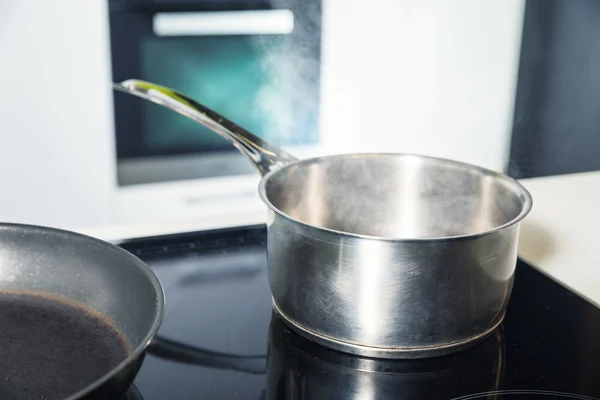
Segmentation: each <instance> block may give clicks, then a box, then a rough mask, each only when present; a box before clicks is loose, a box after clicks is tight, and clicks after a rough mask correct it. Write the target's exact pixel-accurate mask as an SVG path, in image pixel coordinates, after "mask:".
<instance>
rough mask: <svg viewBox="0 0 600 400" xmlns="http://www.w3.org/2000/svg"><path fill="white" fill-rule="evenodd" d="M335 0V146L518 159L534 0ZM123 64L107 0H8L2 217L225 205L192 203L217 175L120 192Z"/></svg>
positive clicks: (63, 217)
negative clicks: (116, 97) (119, 67)
mask: <svg viewBox="0 0 600 400" xmlns="http://www.w3.org/2000/svg"><path fill="white" fill-rule="evenodd" d="M324 1H325V9H324V14H325V15H324V18H325V21H324V38H323V40H324V43H323V51H324V54H323V57H324V59H323V62H324V66H323V114H322V118H323V120H322V132H323V135H324V141H325V145H324V152H325V153H341V152H354V151H386V152H414V153H425V154H430V155H437V156H443V157H448V158H454V159H459V160H464V161H468V162H473V163H477V164H481V165H483V166H486V167H490V168H493V169H497V170H502V169H504V166H505V164H506V160H507V155H508V145H509V137H510V126H511V123H512V122H511V118H512V107H513V100H514V91H515V80H516V74H517V64H518V54H519V47H520V34H521V24H522V14H523V7H524V0H496V1H480V0H454V1H447V0H419V1H417V0H371V1H368V2H366V1H358V0H324ZM26 26H27V27H26ZM109 71H110V64H109V47H108V26H107V14H106V2H105V0H86V1H81V0H54V1H39V0H2V1H0V85H1V87H2V88H3V93H4V95H3V96H0V135H1V139H2V144H0V183H1V184H2V186H1V187H2V194H1V195H0V220H3V221H19V222H28V223H37V224H44V225H52V226H59V227H65V228H80V227H88V226H94V225H104V224H107V223H110V222H117V221H118V222H127V221H137V222H140V221H142V220H144V219H146V220H154V219H159V218H162V219H168V218H172V217H174V216H176V217H178V218H181V217H185V216H186V215H194V214H195V215H201V214H202V213H205V214H206V213H208V214H213V215H214V212H215V211H214V210H211V209H210V208H209V207H207V204H209V203H210V202H208V203H207V202H202V201H200V200H198V201H196V200H195V203H196V204H200V206H196V209H193V208H192V206H190V208H189V212H187V211H186V208H185V207H187V206H182V204H183V202H184V200H182V199H183V198H184V197H185V198H188V199H189V197H190V196H193V195H194V192H197V194H198V196H199V198H200V197H202V195H203V193H206V192H207V191H212V190H217V189H215V187H216V186H215V185H214V182H211V183H210V185H211V186H210V187H209V186H203V184H202V183H201V182H198V183H197V184H194V183H192V182H186V183H182V184H181V185H180V189H178V185H174V184H164V185H155V186H146V187H142V188H137V189H135V188H134V189H131V188H130V190H128V191H119V193H117V188H116V183H115V173H114V170H115V165H114V140H113V137H112V135H113V133H112V107H111V105H110V102H111V98H112V97H111V96H112V95H111V91H110V88H109V86H108V83H109V82H110V72H109ZM33 110H35V112H34V111H33ZM252 180H254V179H252ZM195 185H197V186H195ZM217 186H218V185H217ZM247 186H248V185H241V189H240V190H242V191H244V192H247V191H248V187H247ZM224 190H226V191H228V192H231V190H230V187H226V188H225V189H224ZM230 194H231V193H230ZM247 196H253V194H252V193H250V194H248V195H247ZM210 197H213V198H214V193H210ZM153 199H156V201H153ZM254 200H256V199H254ZM171 203H172V207H169V205H170V204H171ZM176 203H177V204H176ZM219 203H220V204H224V203H223V202H219ZM243 203H244V202H243V201H242V202H238V203H237V204H238V205H237V207H238V208H240V209H242V208H244V204H243ZM248 203H253V204H256V202H255V201H252V199H249V200H248ZM211 204H212V203H211ZM141 205H143V207H141ZM169 209H172V210H175V211H173V213H174V214H173V215H171V214H169V212H168V211H169ZM228 210H229V208H228V207H225V208H222V209H221V211H220V212H223V213H227V212H228Z"/></svg>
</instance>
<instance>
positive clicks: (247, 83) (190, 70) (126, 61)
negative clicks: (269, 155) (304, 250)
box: [109, 0, 321, 186]
mask: <svg viewBox="0 0 600 400" xmlns="http://www.w3.org/2000/svg"><path fill="white" fill-rule="evenodd" d="M109 22H110V39H111V63H112V79H113V80H114V81H122V80H125V79H130V78H136V79H142V80H148V81H152V82H156V83H159V84H161V85H165V86H168V87H172V88H174V89H176V90H179V91H181V92H183V93H186V94H187V95H189V96H190V97H192V98H196V99H198V100H199V101H201V102H203V103H204V104H205V105H207V106H208V107H210V108H213V109H214V110H215V111H218V112H219V113H222V114H224V115H225V116H227V117H228V118H230V119H231V120H233V121H235V122H236V123H238V124H239V125H241V126H243V127H245V128H246V129H248V130H249V131H251V132H254V133H256V134H257V135H260V136H262V137H264V138H265V139H267V140H270V141H273V142H274V143H277V144H280V145H282V146H284V147H287V148H290V149H293V150H296V153H298V152H299V151H300V153H302V152H304V151H306V149H311V148H313V147H315V146H318V144H319V142H320V134H319V108H320V107H319V106H320V101H319V92H320V61H321V2H320V0H302V1H294V0H290V1H287V0H273V1H260V0H208V1H203V0H196V1H192V0H177V1H169V0H162V1H161V0H155V1H150V0H147V1H141V0H138V1H133V0H110V1H109ZM114 117H115V118H114V120H115V135H116V150H117V151H116V152H117V171H118V182H119V185H120V186H127V185H135V184H143V183H155V182H166V181H177V180H187V179H198V178H215V177H224V176H234V175H240V174H254V173H255V172H254V171H253V170H252V168H253V167H252V166H251V165H250V163H248V161H247V160H245V159H244V158H243V156H241V155H240V154H239V153H238V151H237V150H235V149H234V148H233V146H231V144H230V143H229V142H227V141H226V140H225V139H223V138H221V137H219V136H217V135H215V134H214V133H213V132H210V131H209V130H208V129H207V128H205V127H203V126H201V125H199V124H197V123H195V122H193V121H191V120H188V119H186V118H185V117H183V116H181V115H179V114H176V113H174V112H172V111H170V110H166V109H163V108H162V107H159V106H157V105H155V104H152V103H149V102H145V101H140V100H139V99H137V98H135V97H132V96H128V95H125V94H119V93H115V94H114Z"/></svg>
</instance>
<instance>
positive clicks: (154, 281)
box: [0, 222, 165, 400]
mask: <svg viewBox="0 0 600 400" xmlns="http://www.w3.org/2000/svg"><path fill="white" fill-rule="evenodd" d="M8 230H14V231H16V230H19V231H23V232H29V233H37V234H43V235H52V236H57V237H62V238H66V239H69V238H72V239H74V240H78V241H85V242H87V243H89V244H95V245H98V246H102V247H104V248H106V250H107V251H112V252H113V253H116V254H117V255H118V256H119V257H121V258H122V259H123V260H125V261H127V262H128V264H130V265H131V266H132V267H136V268H137V269H138V270H139V271H140V272H141V274H142V275H143V276H145V277H146V278H147V279H148V281H149V283H150V285H151V286H152V289H153V290H154V293H155V295H156V300H155V307H156V312H155V314H154V318H153V320H152V322H151V324H150V328H149V329H148V332H147V333H146V335H144V338H143V339H142V340H141V341H140V342H139V343H138V344H137V345H136V346H135V347H134V348H133V349H131V352H130V353H129V354H128V355H127V357H126V358H125V359H123V361H121V362H120V363H119V364H117V365H116V366H114V367H113V368H111V369H110V370H108V371H106V372H105V373H104V374H103V375H102V376H100V377H99V378H98V379H96V380H95V381H93V382H91V383H90V384H88V385H86V386H85V387H84V388H82V389H81V390H79V391H78V392H76V393H73V394H72V395H69V396H68V397H66V398H65V400H77V399H80V398H82V397H84V396H86V395H88V394H91V393H92V392H93V391H94V390H96V389H98V388H99V387H101V386H102V385H103V384H105V383H106V382H108V381H109V380H110V379H112V378H114V377H115V376H116V375H118V374H119V373H120V372H121V371H123V370H125V369H126V368H127V367H128V366H129V365H130V364H131V363H134V362H136V361H137V360H138V359H139V357H141V356H142V355H143V354H144V352H145V351H146V349H147V347H148V346H149V345H150V343H151V342H152V340H153V339H154V337H155V336H156V333H157V332H158V328H159V327H160V325H161V323H162V320H163V316H164V312H165V293H164V288H163V286H162V284H161V283H160V281H159V279H158V277H157V276H156V274H155V273H154V271H152V269H151V268H150V267H149V266H148V265H147V264H146V263H145V262H144V261H142V260H141V259H139V258H138V257H136V256H134V255H133V254H131V253H130V252H128V251H126V250H124V249H122V248H120V247H118V246H116V245H114V244H112V243H109V242H106V241H103V240H100V239H96V238H94V237H91V236H87V235H84V234H81V233H77V232H73V231H67V230H63V229H58V228H51V227H46V226H39V225H28V224H17V223H7V222H1V223H0V232H2V231H8ZM1 245H2V243H1V242H0V246H1Z"/></svg>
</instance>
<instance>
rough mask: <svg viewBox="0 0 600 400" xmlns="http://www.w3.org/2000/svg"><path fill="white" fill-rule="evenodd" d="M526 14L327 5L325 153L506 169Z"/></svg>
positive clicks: (499, 8) (457, 5)
mask: <svg viewBox="0 0 600 400" xmlns="http://www.w3.org/2000/svg"><path fill="white" fill-rule="evenodd" d="M367 5H368V6H367ZM523 11H524V0H495V1H491V0H490V1H481V0H453V1H448V0H420V1H416V0H374V1H369V2H364V1H348V0H326V2H325V10H324V15H325V20H326V23H325V31H324V57H325V59H324V70H323V72H324V78H323V79H324V86H323V100H324V110H323V125H322V129H323V132H324V133H325V134H326V135H327V136H326V138H327V143H326V144H327V147H328V148H337V149H339V150H341V151H343V152H354V151H385V152H408V153H425V154H429V155H435V156H440V157H447V158H453V159H458V160H462V161H467V162H472V163H475V164H480V165H483V166H486V167H489V168H492V169H495V170H504V167H505V165H506V164H507V157H508V149H509V142H510V141H509V139H510V133H511V126H512V114H513V103H514V96H515V86H516V78H517V67H518V58H519V51H520V42H521V28H522V20H523ZM373 21H377V22H373Z"/></svg>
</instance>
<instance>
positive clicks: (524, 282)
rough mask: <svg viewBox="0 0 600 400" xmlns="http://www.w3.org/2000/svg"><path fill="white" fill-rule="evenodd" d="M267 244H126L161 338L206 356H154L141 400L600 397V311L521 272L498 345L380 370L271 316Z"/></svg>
mask: <svg viewBox="0 0 600 400" xmlns="http://www.w3.org/2000/svg"><path fill="white" fill-rule="evenodd" d="M265 239H266V229H265V227H264V226H256V227H243V228H234V229H225V230H217V231H207V232H199V233H190V234H181V235H173V236H165V237H157V238H147V239H139V240H132V241H127V242H124V243H121V244H120V245H121V246H122V247H124V248H125V249H127V250H129V251H131V252H132V253H134V254H136V255H137V256H139V257H140V258H142V259H143V260H144V261H146V262H148V263H149V264H150V266H151V267H152V268H153V269H154V271H155V272H156V273H157V275H158V277H159V278H160V280H161V282H162V284H163V286H164V288H165V293H166V300H167V305H166V314H165V318H164V322H163V325H162V326H161V329H160V331H159V334H160V335H161V336H162V337H165V338H167V339H170V340H172V341H177V342H180V343H183V344H186V345H188V346H194V347H200V348H202V349H205V350H206V352H205V353H204V356H203V357H200V358H194V359H190V360H183V361H187V362H177V361H170V360H165V359H164V358H159V357H156V356H155V355H153V354H148V355H147V356H146V359H145V361H144V363H143V365H142V368H141V371H140V373H139V375H138V377H137V378H136V380H135V386H136V387H137V389H138V390H139V392H140V394H141V397H138V396H137V395H136V397H135V398H143V399H145V400H159V399H160V400H163V399H173V400H177V399H240V400H241V399H252V400H259V399H296V400H298V399H428V400H434V399H448V400H449V399H461V400H467V399H473V400H474V399H510V400H514V399H521V398H523V399H545V398H550V399H592V398H600V309H598V308H596V307H594V306H593V305H591V304H590V303H588V302H587V301H585V300H583V299H582V298H580V297H578V296H576V295H575V294H573V293H572V292H570V291H568V290H567V289H565V288H564V287H563V286H561V285H559V284H558V283H556V282H554V281H553V280H551V279H550V278H548V277H546V276H545V275H543V274H541V273H540V272H538V271H537V270H536V269H534V268H532V267H530V266H529V265H527V264H525V263H524V262H521V261H520V262H519V264H518V266H517V272H516V280H515V285H514V289H513V294H512V297H511V300H510V304H509V306H508V311H507V315H506V319H505V321H504V323H503V324H502V325H501V327H500V328H499V329H498V330H497V331H496V332H495V334H494V335H493V336H492V337H491V338H490V339H489V340H487V341H486V342H484V343H482V344H480V345H478V346H476V347H474V348H472V349H470V350H465V351H463V352H461V353H458V354H455V355H451V356H446V357H441V358H435V359H427V360H416V361H390V360H377V359H370V358H361V357H356V356H349V355H346V354H343V353H338V352H335V351H331V350H328V349H325V348H323V347H320V346H318V345H316V344H313V343H311V342H309V341H307V340H305V339H303V338H300V337H299V336H298V335H296V334H294V333H292V332H290V330H289V329H287V327H286V326H285V325H284V324H283V323H282V322H281V321H280V320H279V319H278V318H277V316H275V315H274V314H273V313H272V308H271V297H270V293H269V286H268V281H267V275H266V252H265Z"/></svg>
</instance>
